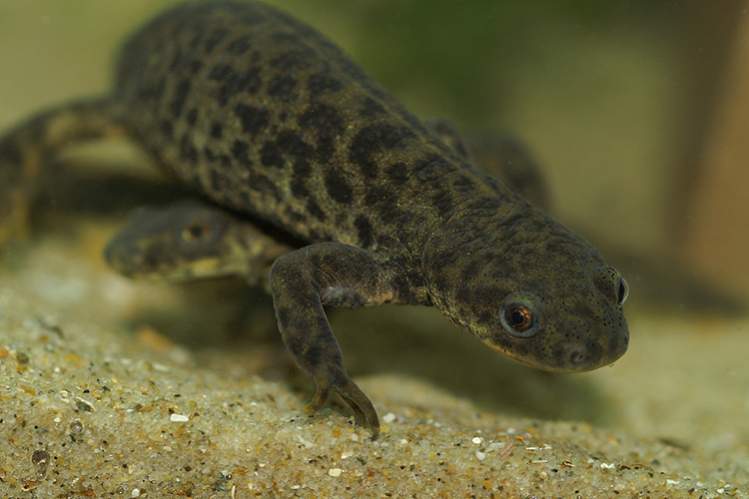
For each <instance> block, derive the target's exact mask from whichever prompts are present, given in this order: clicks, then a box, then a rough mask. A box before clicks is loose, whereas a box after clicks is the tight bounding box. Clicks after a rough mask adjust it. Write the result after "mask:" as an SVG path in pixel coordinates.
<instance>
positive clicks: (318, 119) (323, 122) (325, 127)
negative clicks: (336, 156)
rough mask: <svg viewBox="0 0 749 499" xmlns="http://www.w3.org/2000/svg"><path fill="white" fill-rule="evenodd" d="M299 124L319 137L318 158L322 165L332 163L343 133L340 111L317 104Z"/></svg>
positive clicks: (304, 115) (303, 116)
mask: <svg viewBox="0 0 749 499" xmlns="http://www.w3.org/2000/svg"><path fill="white" fill-rule="evenodd" d="M299 124H300V125H301V126H302V127H303V128H305V129H310V130H314V132H315V135H316V136H317V144H316V148H315V153H316V158H317V160H318V161H320V162H322V163H326V162H328V161H330V159H331V157H332V156H333V153H334V152H335V142H336V139H337V137H338V136H339V135H340V134H341V133H343V128H344V123H343V118H342V117H341V115H340V114H339V113H338V111H337V110H336V109H335V108H334V107H332V106H328V105H326V104H316V105H314V106H312V107H310V108H309V109H307V111H305V112H304V114H302V115H301V116H300V117H299Z"/></svg>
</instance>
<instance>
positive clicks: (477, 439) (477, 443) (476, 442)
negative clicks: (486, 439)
mask: <svg viewBox="0 0 749 499" xmlns="http://www.w3.org/2000/svg"><path fill="white" fill-rule="evenodd" d="M471 442H473V443H474V444H476V445H479V444H480V443H481V442H483V440H482V439H481V437H473V438H472V439H471Z"/></svg>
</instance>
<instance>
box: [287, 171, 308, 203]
mask: <svg viewBox="0 0 749 499" xmlns="http://www.w3.org/2000/svg"><path fill="white" fill-rule="evenodd" d="M291 194H292V195H293V196H294V197H295V198H304V197H307V195H308V194H309V190H308V189H307V185H306V184H305V183H304V177H297V176H295V177H294V178H293V179H292V181H291Z"/></svg>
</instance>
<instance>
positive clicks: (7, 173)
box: [0, 97, 124, 246]
mask: <svg viewBox="0 0 749 499" xmlns="http://www.w3.org/2000/svg"><path fill="white" fill-rule="evenodd" d="M118 107H119V106H118V105H117V104H116V103H115V102H114V101H113V100H112V99H111V98H109V97H104V98H96V99H85V100H78V101H73V102H70V103H68V104H64V105H61V106H58V107H54V108H51V109H48V110H46V111H43V112H41V113H39V114H36V115H34V116H32V117H31V118H29V119H28V120H26V121H24V122H22V123H20V124H19V125H17V126H15V127H13V128H11V129H10V130H8V131H6V132H5V133H4V134H2V135H0V246H2V244H3V243H5V242H7V241H8V240H9V239H12V238H17V237H23V236H24V235H26V234H27V232H28V229H29V227H28V218H29V207H30V206H31V203H32V201H33V198H34V195H35V194H36V190H37V185H38V184H39V180H38V177H39V176H40V175H41V174H42V169H43V166H44V164H45V163H46V162H48V160H49V159H50V158H52V157H54V156H55V155H56V154H58V153H59V152H60V151H61V150H62V149H64V148H65V147H67V146H69V145H72V144H79V143H82V142H87V141H90V140H95V139H100V138H104V137H112V136H117V135H122V134H123V133H124V128H123V126H122V125H121V122H120V120H119V119H118V116H120V115H121V114H120V112H119V109H118Z"/></svg>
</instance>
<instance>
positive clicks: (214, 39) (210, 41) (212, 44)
mask: <svg viewBox="0 0 749 499" xmlns="http://www.w3.org/2000/svg"><path fill="white" fill-rule="evenodd" d="M228 34H229V31H228V30H227V29H224V28H217V29H214V30H213V31H212V32H211V34H210V35H208V38H206V40H205V50H206V52H208V53H210V52H213V49H215V48H216V47H217V46H218V44H219V43H221V42H222V41H223V40H224V38H226V35H228Z"/></svg>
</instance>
